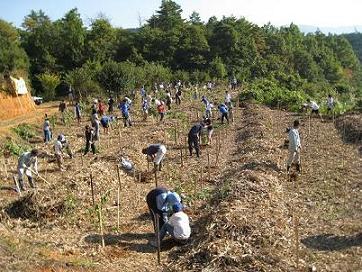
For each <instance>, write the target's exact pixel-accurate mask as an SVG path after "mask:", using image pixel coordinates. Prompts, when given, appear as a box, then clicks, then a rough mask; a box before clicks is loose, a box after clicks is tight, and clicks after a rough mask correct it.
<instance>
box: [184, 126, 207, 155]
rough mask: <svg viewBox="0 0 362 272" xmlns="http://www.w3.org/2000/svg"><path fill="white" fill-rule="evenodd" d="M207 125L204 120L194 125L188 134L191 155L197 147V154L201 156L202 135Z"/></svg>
mask: <svg viewBox="0 0 362 272" xmlns="http://www.w3.org/2000/svg"><path fill="white" fill-rule="evenodd" d="M204 127H205V124H204V123H203V122H201V123H199V124H196V125H194V126H193V127H192V128H191V129H190V131H189V134H188V135H187V142H188V146H189V151H190V156H192V150H193V149H195V151H196V156H197V157H198V158H199V157H200V137H201V131H202V129H203V128H204Z"/></svg>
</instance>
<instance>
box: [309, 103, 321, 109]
mask: <svg viewBox="0 0 362 272" xmlns="http://www.w3.org/2000/svg"><path fill="white" fill-rule="evenodd" d="M309 106H310V107H311V109H312V110H319V106H318V104H317V103H316V102H314V101H310V104H309Z"/></svg>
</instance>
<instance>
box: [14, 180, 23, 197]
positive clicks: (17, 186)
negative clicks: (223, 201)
mask: <svg viewBox="0 0 362 272" xmlns="http://www.w3.org/2000/svg"><path fill="white" fill-rule="evenodd" d="M13 180H14V184H15V187H16V191H17V192H18V193H19V196H21V189H20V187H19V183H18V180H17V178H16V176H13Z"/></svg>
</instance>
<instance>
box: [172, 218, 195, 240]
mask: <svg viewBox="0 0 362 272" xmlns="http://www.w3.org/2000/svg"><path fill="white" fill-rule="evenodd" d="M167 223H169V224H170V225H171V226H173V235H174V237H175V238H176V239H179V240H186V239H188V238H190V235H191V228H190V222H189V217H188V216H187V214H186V213H184V212H183V211H180V212H177V213H174V214H173V215H172V216H171V217H170V220H169V221H167Z"/></svg>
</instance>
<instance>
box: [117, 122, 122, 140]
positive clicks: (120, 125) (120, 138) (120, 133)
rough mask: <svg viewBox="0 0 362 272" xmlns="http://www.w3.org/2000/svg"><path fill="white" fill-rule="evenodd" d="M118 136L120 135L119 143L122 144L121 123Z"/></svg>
mask: <svg viewBox="0 0 362 272" xmlns="http://www.w3.org/2000/svg"><path fill="white" fill-rule="evenodd" d="M118 136H119V143H120V144H121V141H122V138H121V125H120V126H119V127H118Z"/></svg>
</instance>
